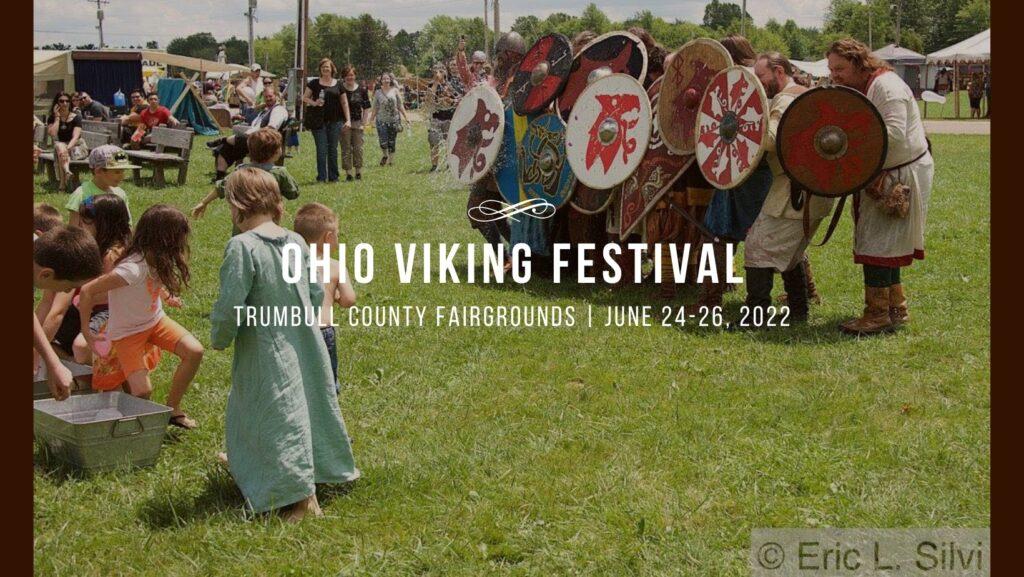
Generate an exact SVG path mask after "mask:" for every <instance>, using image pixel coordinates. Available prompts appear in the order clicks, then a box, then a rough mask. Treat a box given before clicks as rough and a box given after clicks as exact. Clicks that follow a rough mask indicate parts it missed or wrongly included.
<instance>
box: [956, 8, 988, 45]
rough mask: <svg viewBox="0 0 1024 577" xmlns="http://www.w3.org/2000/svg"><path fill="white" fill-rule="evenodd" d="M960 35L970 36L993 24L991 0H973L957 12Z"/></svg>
mask: <svg viewBox="0 0 1024 577" xmlns="http://www.w3.org/2000/svg"><path fill="white" fill-rule="evenodd" d="M956 22H957V25H958V26H959V28H960V35H961V36H963V37H964V38H970V37H971V36H974V35H975V34H977V33H978V32H981V31H983V30H987V29H988V28H990V27H991V26H992V4H991V2H990V1H989V0H971V1H970V2H968V3H967V4H964V6H963V7H962V8H960V10H958V11H957V13H956Z"/></svg>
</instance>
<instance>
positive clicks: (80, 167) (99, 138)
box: [39, 130, 110, 192]
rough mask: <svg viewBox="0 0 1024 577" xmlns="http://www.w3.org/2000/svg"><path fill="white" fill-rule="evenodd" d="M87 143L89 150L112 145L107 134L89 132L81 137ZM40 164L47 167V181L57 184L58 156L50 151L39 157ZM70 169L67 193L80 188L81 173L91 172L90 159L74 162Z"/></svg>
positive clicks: (83, 132) (85, 132) (84, 132)
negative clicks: (79, 174)
mask: <svg viewBox="0 0 1024 577" xmlns="http://www.w3.org/2000/svg"><path fill="white" fill-rule="evenodd" d="M80 138H81V139H82V140H84V141H85V145H86V146H88V147H89V150H92V149H94V148H96V147H97V146H103V145H104V144H110V135H109V134H107V133H98V132H88V131H86V130H83V131H82V135H81V136H80ZM39 162H40V164H42V165H44V166H45V167H46V179H47V181H48V182H50V183H51V184H53V183H56V182H57V166H56V165H57V154H56V152H54V151H52V150H50V151H48V152H44V153H42V154H40V155H39ZM69 169H70V170H71V181H70V183H69V187H68V188H69V190H67V191H65V192H71V191H73V190H74V189H75V188H78V186H79V184H80V180H79V178H78V173H79V172H88V171H89V159H88V158H83V159H82V160H72V161H71V163H70V165H69Z"/></svg>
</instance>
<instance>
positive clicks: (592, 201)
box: [569, 181, 622, 214]
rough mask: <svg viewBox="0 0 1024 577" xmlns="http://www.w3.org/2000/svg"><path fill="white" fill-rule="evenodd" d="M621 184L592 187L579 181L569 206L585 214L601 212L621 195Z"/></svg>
mask: <svg viewBox="0 0 1024 577" xmlns="http://www.w3.org/2000/svg"><path fill="white" fill-rule="evenodd" d="M621 188H622V187H621V186H616V187H613V188H603V189H602V188H590V187H589V186H587V185H585V184H583V183H581V182H579V181H577V182H576V190H575V191H574V192H573V193H572V199H570V200H569V206H571V207H573V208H574V209H576V211H577V212H581V213H583V214H601V213H602V212H604V211H606V210H608V208H609V207H610V206H611V205H612V203H614V202H615V199H616V198H618V197H619V190H620V189H621Z"/></svg>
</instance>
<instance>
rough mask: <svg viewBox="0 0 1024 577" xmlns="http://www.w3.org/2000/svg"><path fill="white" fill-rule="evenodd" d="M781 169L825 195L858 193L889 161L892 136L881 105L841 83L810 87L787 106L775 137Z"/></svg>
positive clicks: (794, 179)
mask: <svg viewBox="0 0 1024 577" xmlns="http://www.w3.org/2000/svg"><path fill="white" fill-rule="evenodd" d="M775 146H776V152H777V154H778V155H779V162H780V163H781V164H782V169H783V170H785V171H786V174H787V175H789V177H790V178H791V179H793V182H794V183H796V184H797V185H799V186H801V187H803V188H806V189H807V190H810V191H811V192H814V193H817V194H820V195H822V196H832V197H836V196H843V195H844V194H849V193H851V192H856V191H858V190H860V189H862V188H864V187H865V186H867V185H868V183H870V182H871V181H873V180H874V179H875V177H877V176H878V174H879V172H881V170H882V168H883V167H884V165H885V156H886V154H887V152H888V149H889V136H888V133H886V130H885V122H883V121H882V117H881V115H880V114H879V113H878V109H877V108H875V105H874V104H872V103H871V101H870V100H868V99H867V98H866V97H865V96H864V95H862V94H861V93H860V92H858V91H856V90H853V89H851V88H846V87H842V86H830V87H820V88H814V89H811V90H808V91H807V92H804V93H803V94H801V95H800V96H797V97H796V99H795V100H793V102H792V103H791V104H790V105H789V107H788V108H786V111H785V112H784V113H783V114H782V119H781V120H779V129H778V133H777V134H776V137H775Z"/></svg>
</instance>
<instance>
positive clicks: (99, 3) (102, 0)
mask: <svg viewBox="0 0 1024 577" xmlns="http://www.w3.org/2000/svg"><path fill="white" fill-rule="evenodd" d="M86 2H88V3H90V4H92V3H93V2H95V3H96V21H97V22H98V24H97V25H96V29H97V30H99V31H100V50H103V47H104V46H105V44H103V6H104V5H105V4H110V0H86Z"/></svg>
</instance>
